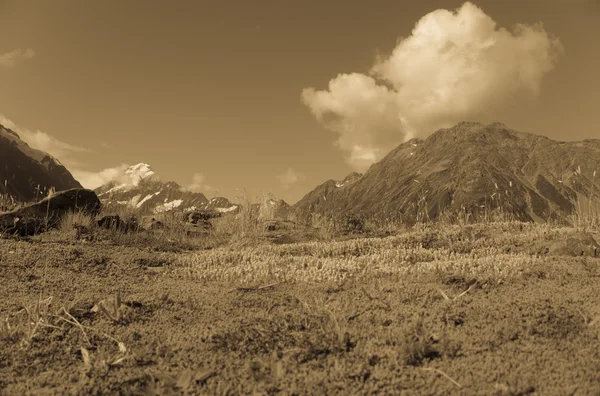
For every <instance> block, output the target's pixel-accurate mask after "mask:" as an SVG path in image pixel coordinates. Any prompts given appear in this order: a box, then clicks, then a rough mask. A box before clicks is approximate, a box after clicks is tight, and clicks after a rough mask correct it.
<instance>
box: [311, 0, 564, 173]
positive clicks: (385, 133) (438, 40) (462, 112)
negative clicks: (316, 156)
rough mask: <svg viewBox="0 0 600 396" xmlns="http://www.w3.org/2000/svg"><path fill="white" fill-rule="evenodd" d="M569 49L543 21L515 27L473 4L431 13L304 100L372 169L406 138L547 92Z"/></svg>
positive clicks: (358, 163) (352, 155) (360, 166)
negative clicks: (368, 65) (365, 70)
mask: <svg viewBox="0 0 600 396" xmlns="http://www.w3.org/2000/svg"><path fill="white" fill-rule="evenodd" d="M562 50H563V48H562V46H561V44H560V42H559V41H558V39H556V38H552V37H550V36H549V35H548V34H547V33H546V31H545V30H544V28H543V27H542V25H541V24H538V25H533V26H528V25H522V24H518V25H516V26H515V28H514V29H513V30H512V32H511V31H508V30H506V29H503V28H498V27H497V26H496V23H495V22H494V21H493V20H492V19H491V18H490V17H489V16H488V15H486V14H485V13H484V12H483V11H482V10H481V9H480V8H478V7H477V6H475V5H473V4H472V3H470V2H467V3H464V4H463V5H462V6H461V7H460V8H459V9H457V10H456V11H454V12H451V11H448V10H436V11H433V12H431V13H429V14H427V15H425V16H424V17H423V18H421V20H419V21H418V22H417V24H416V25H415V27H414V29H413V31H412V34H411V35H410V36H409V37H406V38H404V39H401V40H399V41H398V43H397V45H396V47H395V48H394V50H393V51H392V53H391V54H390V55H389V56H388V57H383V58H379V59H378V60H377V61H376V62H375V65H374V66H373V67H372V69H371V71H370V73H369V75H365V74H360V73H351V74H340V75H338V76H337V77H336V78H334V79H332V80H331V81H330V82H329V86H328V89H327V90H322V91H317V90H315V89H314V88H306V89H304V90H303V92H302V101H303V102H304V103H305V104H306V106H308V108H309V109H310V110H311V112H312V113H313V115H314V116H315V117H316V119H317V120H318V121H319V122H321V123H322V124H323V125H324V126H325V127H326V128H327V129H330V130H332V131H333V132H335V133H336V134H337V135H338V139H337V141H336V146H337V147H338V148H339V149H341V150H342V151H344V152H345V153H346V157H347V161H348V162H349V163H350V164H351V165H352V166H354V167H355V168H356V169H357V170H361V171H364V170H365V169H366V168H368V166H369V165H370V164H372V163H373V162H375V161H377V160H379V159H381V158H382V157H383V156H384V155H385V154H386V153H387V152H388V151H389V150H390V149H392V148H393V147H394V146H396V145H397V144H399V143H401V142H402V141H406V140H408V139H410V138H412V137H415V136H422V137H423V136H426V135H428V134H430V133H432V132H433V131H435V130H436V129H439V128H443V127H448V126H451V125H453V124H455V123H456V122H458V121H461V120H463V119H465V118H470V117H476V116H479V115H483V114H488V113H489V112H490V111H492V110H493V109H495V108H497V107H499V106H502V105H504V104H506V103H508V102H510V101H512V100H514V97H515V96H516V95H520V94H523V95H533V96H536V95H539V93H540V87H541V83H542V78H543V76H544V75H546V74H547V73H548V72H549V71H551V70H552V69H553V67H554V65H555V62H556V58H557V56H558V55H560V54H561V53H562Z"/></svg>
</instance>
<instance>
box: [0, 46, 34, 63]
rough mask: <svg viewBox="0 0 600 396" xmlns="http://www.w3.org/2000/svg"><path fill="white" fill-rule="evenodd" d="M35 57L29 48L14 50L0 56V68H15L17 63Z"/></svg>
mask: <svg viewBox="0 0 600 396" xmlns="http://www.w3.org/2000/svg"><path fill="white" fill-rule="evenodd" d="M34 56H35V52H34V51H33V50H32V49H31V48H27V49H21V48H19V49H16V50H12V51H10V52H6V53H4V54H0V66H4V67H15V66H16V65H18V64H19V63H21V62H23V61H26V60H28V59H31V58H33V57H34Z"/></svg>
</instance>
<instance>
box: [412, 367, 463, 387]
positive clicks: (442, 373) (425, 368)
mask: <svg viewBox="0 0 600 396" xmlns="http://www.w3.org/2000/svg"><path fill="white" fill-rule="evenodd" d="M421 369H422V370H426V371H435V372H436V373H438V374H441V375H443V376H444V377H446V378H447V379H448V380H449V381H450V382H452V383H453V384H454V385H456V386H458V387H459V388H462V386H461V385H460V384H459V383H458V382H456V381H455V380H453V379H452V378H451V377H450V376H449V375H448V374H446V373H444V372H443V371H442V370H438V369H436V368H433V367H422V368H421Z"/></svg>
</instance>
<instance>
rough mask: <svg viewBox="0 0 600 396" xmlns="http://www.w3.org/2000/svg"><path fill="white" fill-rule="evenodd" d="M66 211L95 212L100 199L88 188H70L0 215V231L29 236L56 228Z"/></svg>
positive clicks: (93, 213) (97, 209) (98, 209)
mask: <svg viewBox="0 0 600 396" xmlns="http://www.w3.org/2000/svg"><path fill="white" fill-rule="evenodd" d="M69 212H82V213H85V214H89V215H96V214H98V213H99V212H100V200H99V199H98V197H97V196H96V193H95V192H93V191H92V190H87V189H83V188H73V189H70V190H66V191H61V192H58V193H55V194H54V195H52V196H50V197H47V198H44V199H43V200H41V201H39V202H36V203H34V204H31V205H27V206H24V207H22V208H20V209H17V210H13V211H11V212H6V213H1V214H0V231H1V232H5V233H8V234H19V235H33V234H36V233H39V232H43V231H45V230H47V229H48V228H52V227H56V226H57V225H58V224H59V222H60V220H61V218H62V217H63V216H64V215H65V214H67V213H69Z"/></svg>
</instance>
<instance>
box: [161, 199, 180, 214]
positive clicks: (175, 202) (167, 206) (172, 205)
mask: <svg viewBox="0 0 600 396" xmlns="http://www.w3.org/2000/svg"><path fill="white" fill-rule="evenodd" d="M182 203H183V199H176V200H173V201H171V202H166V203H164V204H162V205H159V206H157V207H156V208H154V213H162V212H168V211H169V210H173V209H175V208H178V207H179V206H180V205H181V204H182Z"/></svg>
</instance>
